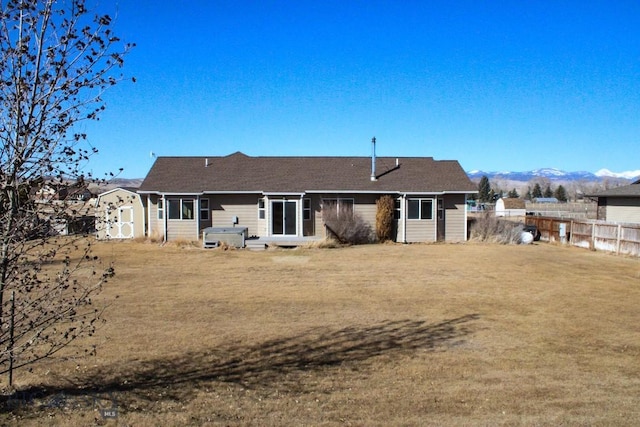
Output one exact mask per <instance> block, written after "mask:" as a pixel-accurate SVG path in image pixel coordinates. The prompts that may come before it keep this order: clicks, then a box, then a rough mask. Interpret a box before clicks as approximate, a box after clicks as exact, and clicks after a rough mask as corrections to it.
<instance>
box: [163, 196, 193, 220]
mask: <svg viewBox="0 0 640 427" xmlns="http://www.w3.org/2000/svg"><path fill="white" fill-rule="evenodd" d="M167 208H168V209H169V212H168V213H167V217H168V218H169V219H180V220H190V219H194V213H193V199H168V200H167Z"/></svg>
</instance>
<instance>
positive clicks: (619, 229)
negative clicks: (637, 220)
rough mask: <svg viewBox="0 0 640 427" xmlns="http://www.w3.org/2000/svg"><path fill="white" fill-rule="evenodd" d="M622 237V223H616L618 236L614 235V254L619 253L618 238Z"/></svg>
mask: <svg viewBox="0 0 640 427" xmlns="http://www.w3.org/2000/svg"><path fill="white" fill-rule="evenodd" d="M621 238H622V225H620V224H618V236H617V237H616V255H620V239H621Z"/></svg>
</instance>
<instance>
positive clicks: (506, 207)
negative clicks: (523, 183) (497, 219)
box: [495, 198, 527, 216]
mask: <svg viewBox="0 0 640 427" xmlns="http://www.w3.org/2000/svg"><path fill="white" fill-rule="evenodd" d="M495 213H496V216H525V215H526V213H527V210H526V206H525V202H524V200H522V199H516V198H500V199H498V201H496V207H495Z"/></svg>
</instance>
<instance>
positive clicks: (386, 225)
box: [376, 194, 395, 242]
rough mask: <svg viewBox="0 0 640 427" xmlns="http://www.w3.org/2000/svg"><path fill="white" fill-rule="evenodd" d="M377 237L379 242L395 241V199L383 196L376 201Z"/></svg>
mask: <svg viewBox="0 0 640 427" xmlns="http://www.w3.org/2000/svg"><path fill="white" fill-rule="evenodd" d="M376 208H377V209H376V237H377V238H378V240H379V241H381V242H385V241H387V240H392V239H393V212H394V210H395V202H394V200H393V197H391V196H389V195H388V194H387V195H384V196H381V197H380V198H379V199H378V200H376Z"/></svg>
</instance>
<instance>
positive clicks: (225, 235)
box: [202, 227, 249, 248]
mask: <svg viewBox="0 0 640 427" xmlns="http://www.w3.org/2000/svg"><path fill="white" fill-rule="evenodd" d="M248 231H249V229H248V228H247V227H224V228H223V227H208V228H205V229H204V230H203V231H202V246H203V247H204V248H217V247H218V246H220V244H222V243H225V244H227V245H229V246H233V247H236V248H244V242H245V240H246V238H247V233H248Z"/></svg>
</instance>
